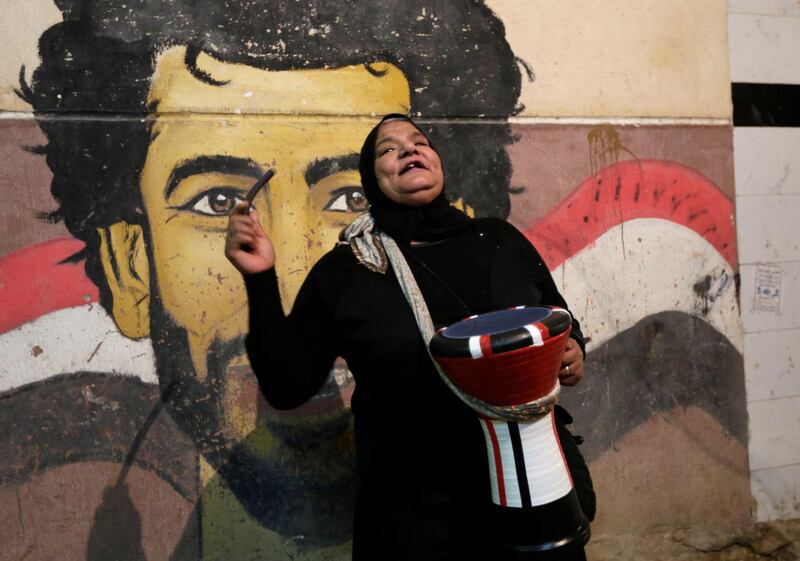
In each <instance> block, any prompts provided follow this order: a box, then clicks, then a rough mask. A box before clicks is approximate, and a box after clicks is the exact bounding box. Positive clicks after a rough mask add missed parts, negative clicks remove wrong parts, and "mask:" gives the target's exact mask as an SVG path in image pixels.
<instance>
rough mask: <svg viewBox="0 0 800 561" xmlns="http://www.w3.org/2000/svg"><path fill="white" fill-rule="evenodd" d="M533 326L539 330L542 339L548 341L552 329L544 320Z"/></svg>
mask: <svg viewBox="0 0 800 561" xmlns="http://www.w3.org/2000/svg"><path fill="white" fill-rule="evenodd" d="M533 326H534V327H535V328H536V329H538V330H539V334H540V335H541V336H542V341H547V340H548V339H549V338H550V330H549V329H547V326H546V325H545V324H543V323H542V322H538V323H534V324H533Z"/></svg>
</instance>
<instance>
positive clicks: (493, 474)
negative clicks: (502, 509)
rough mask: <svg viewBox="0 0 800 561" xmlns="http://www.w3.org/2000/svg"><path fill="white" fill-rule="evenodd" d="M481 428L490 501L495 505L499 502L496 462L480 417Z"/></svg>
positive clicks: (483, 422)
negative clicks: (487, 468) (487, 462)
mask: <svg viewBox="0 0 800 561" xmlns="http://www.w3.org/2000/svg"><path fill="white" fill-rule="evenodd" d="M480 421H481V428H482V429H483V437H484V438H485V439H486V458H487V460H488V461H489V483H490V485H491V486H492V502H493V503H494V504H496V505H499V504H500V487H499V486H498V484H497V463H496V462H495V460H494V445H493V443H492V437H491V435H490V434H489V429H488V428H487V423H489V422H491V421H487V420H486V419H483V418H481V420H480Z"/></svg>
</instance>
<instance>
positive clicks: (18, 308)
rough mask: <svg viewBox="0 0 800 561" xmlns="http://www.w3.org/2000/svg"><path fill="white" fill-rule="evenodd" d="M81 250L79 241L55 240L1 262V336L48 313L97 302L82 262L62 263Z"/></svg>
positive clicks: (9, 255) (33, 246)
mask: <svg viewBox="0 0 800 561" xmlns="http://www.w3.org/2000/svg"><path fill="white" fill-rule="evenodd" d="M81 249H83V242H81V241H78V240H76V239H74V238H57V239H54V240H50V241H47V242H43V243H40V244H36V245H32V246H29V247H26V248H23V249H21V250H19V251H15V252H13V253H9V254H8V255H5V256H3V257H2V258H0V310H2V313H0V333H4V332H6V331H8V330H10V329H14V328H15V327H18V326H19V325H22V324H23V323H25V322H28V321H31V320H33V319H36V318H37V317H39V316H42V315H44V314H47V313H49V312H54V311H56V310H61V309H63V308H72V307H74V306H80V305H83V304H87V303H90V302H97V301H98V299H99V291H98V290H97V287H96V286H95V285H94V284H92V283H91V282H90V281H89V279H88V278H87V277H86V273H85V272H84V269H83V262H80V263H61V261H63V260H64V259H66V258H68V257H70V256H71V255H74V254H75V253H77V252H78V251H80V250H81Z"/></svg>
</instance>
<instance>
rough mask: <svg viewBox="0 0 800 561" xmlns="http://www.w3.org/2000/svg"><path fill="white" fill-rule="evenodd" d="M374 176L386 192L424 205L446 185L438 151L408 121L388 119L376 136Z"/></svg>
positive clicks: (393, 197) (406, 202)
mask: <svg viewBox="0 0 800 561" xmlns="http://www.w3.org/2000/svg"><path fill="white" fill-rule="evenodd" d="M375 176H376V178H377V180H378V187H380V190H381V191H382V192H383V194H384V195H386V196H387V197H389V198H390V199H391V200H393V201H394V202H396V203H400V204H404V205H409V206H421V205H426V204H428V203H430V202H431V201H433V200H434V199H435V198H436V197H437V196H439V194H440V193H441V192H442V189H444V173H443V172H442V162H441V160H440V159H439V154H437V153H436V151H435V150H434V149H433V148H431V146H430V142H428V139H427V137H426V136H425V135H424V134H422V133H421V132H420V131H419V129H417V127H415V126H414V125H412V124H411V123H409V122H408V121H403V120H398V121H387V122H386V123H384V124H383V125H381V127H380V129H379V130H378V136H377V138H376V140H375Z"/></svg>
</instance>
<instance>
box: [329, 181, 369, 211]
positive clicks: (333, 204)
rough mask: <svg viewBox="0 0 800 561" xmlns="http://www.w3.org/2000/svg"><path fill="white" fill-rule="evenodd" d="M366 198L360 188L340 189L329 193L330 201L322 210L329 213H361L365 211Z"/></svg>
mask: <svg viewBox="0 0 800 561" xmlns="http://www.w3.org/2000/svg"><path fill="white" fill-rule="evenodd" d="M367 206H368V205H367V197H365V196H364V190H363V189H362V188H361V187H341V188H339V189H335V190H333V191H331V194H330V200H329V201H328V204H326V205H325V208H324V209H323V210H328V211H331V212H363V211H365V210H367Z"/></svg>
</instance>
